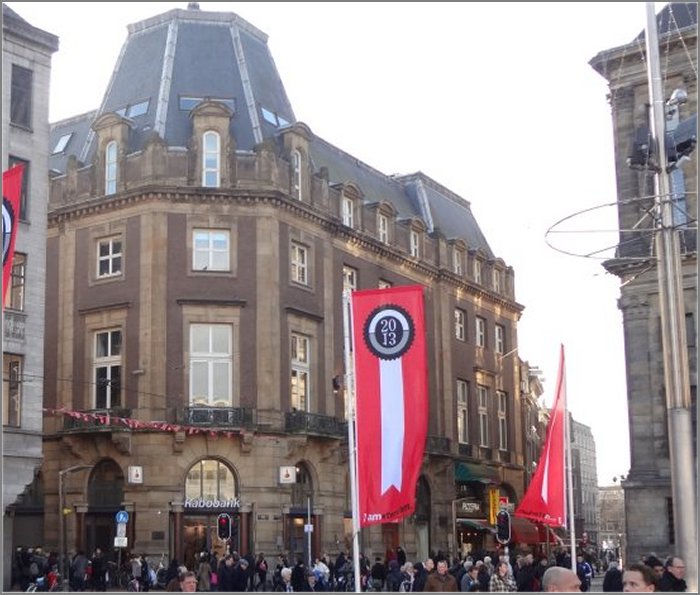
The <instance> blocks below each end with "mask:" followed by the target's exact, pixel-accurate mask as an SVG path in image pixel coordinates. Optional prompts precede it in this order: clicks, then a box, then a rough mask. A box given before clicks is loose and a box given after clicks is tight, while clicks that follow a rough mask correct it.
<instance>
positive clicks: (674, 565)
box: [658, 556, 688, 593]
mask: <svg viewBox="0 0 700 595" xmlns="http://www.w3.org/2000/svg"><path fill="white" fill-rule="evenodd" d="M684 576H685V562H683V560H682V559H681V558H676V557H675V556H674V557H671V558H669V559H668V560H666V570H664V574H663V576H662V577H661V580H660V581H659V589H658V590H659V591H662V592H664V593H684V592H685V591H686V589H687V588H688V586H687V585H686V584H685V580H684V579H683V577H684Z"/></svg>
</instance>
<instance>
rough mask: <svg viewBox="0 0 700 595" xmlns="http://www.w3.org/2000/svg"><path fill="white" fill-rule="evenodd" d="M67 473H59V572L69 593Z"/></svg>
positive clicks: (63, 585)
mask: <svg viewBox="0 0 700 595" xmlns="http://www.w3.org/2000/svg"><path fill="white" fill-rule="evenodd" d="M64 473H65V471H59V472H58V531H59V535H58V543H59V549H60V551H59V554H58V572H59V573H60V575H61V578H60V580H61V584H62V589H61V590H62V591H67V590H68V589H67V588H66V587H67V580H66V562H65V556H66V541H65V538H66V526H65V525H66V515H65V514H63V509H64V508H65V496H64V493H63V474H64Z"/></svg>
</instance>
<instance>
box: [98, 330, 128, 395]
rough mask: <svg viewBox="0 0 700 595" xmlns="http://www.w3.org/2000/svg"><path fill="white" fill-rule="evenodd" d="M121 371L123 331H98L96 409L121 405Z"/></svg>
mask: <svg viewBox="0 0 700 595" xmlns="http://www.w3.org/2000/svg"><path fill="white" fill-rule="evenodd" d="M121 373H122V332H121V331H120V330H118V329H111V330H104V331H98V332H96V333H95V352H94V360H93V382H94V395H95V398H94V408H95V409H111V408H113V407H120V406H121V404H122V399H121V392H122V381H121Z"/></svg>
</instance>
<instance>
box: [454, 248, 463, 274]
mask: <svg viewBox="0 0 700 595" xmlns="http://www.w3.org/2000/svg"><path fill="white" fill-rule="evenodd" d="M463 256H464V255H463V254H462V251H461V250H457V249H456V248H455V250H454V251H453V252H452V271H453V272H454V274H455V275H461V274H462V258H463Z"/></svg>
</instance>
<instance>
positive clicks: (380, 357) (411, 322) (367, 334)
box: [351, 286, 428, 527]
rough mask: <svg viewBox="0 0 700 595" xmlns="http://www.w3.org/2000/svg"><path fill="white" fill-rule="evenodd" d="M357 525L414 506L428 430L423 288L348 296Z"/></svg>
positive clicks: (398, 514)
mask: <svg viewBox="0 0 700 595" xmlns="http://www.w3.org/2000/svg"><path fill="white" fill-rule="evenodd" d="M351 307H352V327H353V333H352V337H353V350H354V352H353V356H354V361H355V394H356V429H357V490H358V495H359V497H358V516H359V520H360V526H362V527H367V526H369V525H374V524H378V523H387V522H391V521H396V520H398V519H401V518H403V517H405V516H408V515H410V514H412V513H413V511H414V510H415V495H416V483H417V481H418V474H419V473H420V468H421V464H422V462H423V452H424V449H425V438H426V434H427V429H428V381H427V365H426V362H427V360H426V349H425V322H424V313H423V311H424V308H423V288H422V287H420V286H403V287H390V288H388V289H369V290H363V291H353V292H352V294H351Z"/></svg>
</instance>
